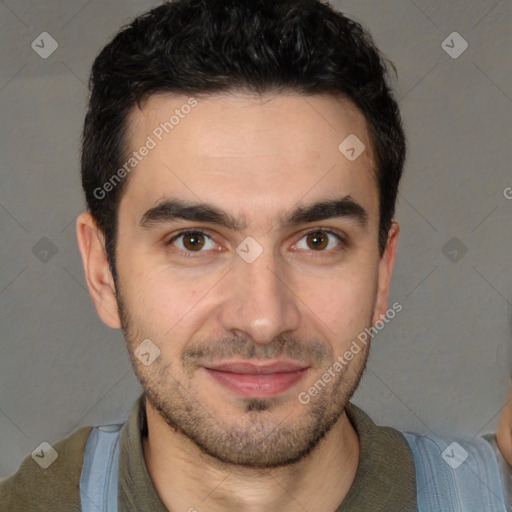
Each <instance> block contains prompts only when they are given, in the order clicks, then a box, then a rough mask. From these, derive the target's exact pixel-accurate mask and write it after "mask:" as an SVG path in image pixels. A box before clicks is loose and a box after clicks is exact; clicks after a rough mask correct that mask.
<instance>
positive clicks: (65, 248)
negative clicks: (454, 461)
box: [0, 0, 512, 478]
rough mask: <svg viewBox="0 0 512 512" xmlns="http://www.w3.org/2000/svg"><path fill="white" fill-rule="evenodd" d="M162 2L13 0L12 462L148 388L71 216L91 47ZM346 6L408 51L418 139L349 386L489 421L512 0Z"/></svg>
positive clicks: (119, 408)
mask: <svg viewBox="0 0 512 512" xmlns="http://www.w3.org/2000/svg"><path fill="white" fill-rule="evenodd" d="M159 3H160V2H156V1H154V2H151V1H149V0H147V1H144V0H129V1H127V0H122V1H121V0H116V1H109V2H106V1H105V0H92V1H85V0H67V1H66V2H62V1H57V0H40V1H37V2H36V1H34V0H32V1H30V0H6V1H2V2H0V48H1V50H0V73H1V74H0V111H1V116H2V117H1V119H2V122H1V126H0V155H1V158H0V182H1V187H0V231H1V237H2V243H1V246H0V265H1V271H0V326H1V340H0V477H4V478H5V477H6V476H8V475H9V474H11V473H12V472H14V471H15V470H16V468H17V467H18V465H19V463H20V462H21V460H22V459H23V458H24V457H25V456H27V455H29V454H30V452H31V451H32V450H34V449H35V448H36V447H37V446H38V445H39V444H40V443H41V442H42V441H47V442H49V443H50V444H51V443H54V442H56V441H57V440H59V439H62V438H63V437H64V436H66V435H68V434H69V433H71V432H72V431H73V430H75V429H77V428H78V427H81V426H84V425H92V424H101V423H115V422H122V421H124V420H125V418H126V415H127V414H128V412H129V410H130V409H131V407H132V404H133V401H134V400H135V398H136V397H137V396H138V394H139V393H140V391H141V389H140V387H139V384H138V382H137V381H136V378H135V376H134V375H133V373H132V369H131V366H130V363H129V359H128V356H127V353H126V350H125V347H124V340H123V337H122V335H121V333H120V332H119V331H114V330H111V329H109V328H107V327H106V326H104V325H103V324H102V323H101V321H100V320H99V318H98V317H97V316H96V312H95V310H94V307H93V305H92V302H91V300H90V298H89V295H88V292H87V290H86V287H85V280H84V277H83V270H82V264H81V260H80V255H79V252H78V248H77V244H76V238H75V228H74V226H75V225H74V221H75V218H76V216H77V215H78V213H79V212H80V211H81V210H82V209H83V206H84V200H83V198H82V193H81V188H80V181H79V166H78V162H79V137H80V130H81V126H82V122H83V117H84V109H85V105H86V99H87V89H86V85H85V84H86V83H87V79H88V74H89V70H90V67H91V65H92V62H93V59H94V57H95V56H96V54H97V53H98V52H99V50H100V49H101V48H102V47H103V45H104V44H106V43H107V41H108V40H109V39H110V38H111V37H112V36H113V35H114V34H115V32H116V31H117V30H118V28H119V27H120V26H121V25H122V24H124V23H127V22H128V21H130V19H131V18H132V17H134V16H136V15H138V14H140V13H142V12H144V11H146V10H148V9H149V8H151V7H153V6H156V5H158V4H159ZM335 5H336V6H337V7H339V8H341V9H342V10H343V11H344V12H346V13H347V14H348V15H349V16H351V17H353V18H355V19H357V20H358V21H360V22H362V23H363V24H364V25H365V26H366V27H367V28H369V29H370V31H371V32H372V34H373V36H374V38H375V40H376V42H377V44H378V46H379V47H380V48H381V49H382V50H383V52H384V53H385V54H386V55H387V56H388V57H389V58H390V59H391V60H393V62H394V63H395V65H396V66H397V68H398V72H399V80H398V83H396V84H395V85H396V87H397V93H398V96H399V98H400V104H401V109H402V114H403V118H404V121H405V125H406V129H407V133H408V137H409V150H410V151H409V156H408V162H407V166H406V174H405V176H404V181H403V183H402V188H401V193H400V196H399V201H398V212H397V216H398V220H399V222H400V223H401V227H402V233H401V237H400V241H399V252H398V259H397V263H396V267H395V271H394V275H393V284H392V289H391V297H390V304H392V303H393V302H394V301H399V302H401V303H402V304H403V305H404V308H403V310H402V312H400V313H399V314H398V315H397V317H396V318H395V319H394V320H393V321H392V322H391V323H390V324H388V325H387V326H386V327H385V329H384V330H383V331H382V332H381V333H380V334H379V335H378V336H377V337H376V338H375V339H374V342H373V351H372V354H371V356H370V361H369V365H368V369H367V372H366V374H365V377H364V378H363V381H362V383H361V386H360V389H359V390H358V391H357V393H356V395H355V397H354V401H355V402H356V403H357V404H358V405H360V406H362V407H363V408H364V409H365V410H366V411H367V412H368V413H369V414H370V415H371V416H372V418H373V419H374V421H375V422H376V423H379V424H388V425H392V426H395V427H397V428H399V429H409V430H414V431H417V432H432V431H434V432H438V433H444V434H451V435H454V436H458V437H465V438H471V437H473V436H475V435H478V434H481V433H484V432H489V431H492V430H493V429H494V426H495V423H496V419H497V414H498V413H499V410H500V407H501V405H502V397H503V393H504V390H505V386H506V383H507V374H508V369H509V366H510V364H511V362H510V341H511V339H510V338H511V329H510V319H511V316H512V315H511V305H512V287H511V282H512V272H511V270H510V264H509V262H510V254H511V251H512V236H511V227H512V200H507V199H506V198H505V195H504V191H505V190H506V189H507V187H512V172H511V168H510V161H511V157H512V154H511V150H510V146H511V138H512V137H511V112H512V100H511V98H512V81H511V67H512V66H511V60H510V53H511V52H510V50H511V48H512V44H511V43H512V41H511V39H512V23H511V2H510V1H505V0H502V1H496V0H478V1H461V0H459V1H450V2H445V1H444V0H442V1H441V0H439V1H432V0H414V1H412V0H389V1H348V2H335ZM454 31H456V32H458V33H460V34H461V35H462V37H463V38H464V39H465V40H466V41H467V42H468V44H469V47H468V49H467V50H466V51H465V52H464V53H463V54H462V55H461V56H460V57H459V58H457V59H454V58H452V57H450V56H449V55H448V54H447V53H446V52H445V51H444V50H443V48H442V47H441V43H442V42H443V41H444V40H445V39H446V38H447V36H448V35H449V34H451V33H452V32H454ZM42 32H48V33H49V34H51V36H52V37H53V38H54V39H55V40H56V41H57V42H58V45H59V46H58V48H57V50H56V51H55V52H54V53H53V54H52V55H51V56H50V57H49V58H47V59H42V58H41V57H40V56H39V55H38V54H37V53H36V52H35V51H34V50H33V49H32V48H31V43H32V41H34V40H35V39H36V38H37V37H38V36H39V34H41V33H42ZM450 44H451V45H452V46H453V45H454V44H455V43H453V44H452V43H450ZM511 195H512V194H511ZM43 237H46V238H47V239H49V240H51V244H53V245H49V242H48V240H46V239H43V241H41V239H42V238H43ZM453 237H456V238H457V240H456V241H455V242H454V241H451V242H450V240H451V239H452V238H453ZM447 244H448V245H447ZM454 244H455V245H454ZM461 244H463V245H461ZM34 247H35V248H34ZM52 249H53V252H55V250H56V251H57V252H56V253H55V254H53V252H52ZM466 249H467V252H466V253H465V250H466ZM44 250H46V251H47V252H46V253H45V252H44ZM453 251H456V252H453Z"/></svg>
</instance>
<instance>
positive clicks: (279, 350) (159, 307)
mask: <svg viewBox="0 0 512 512" xmlns="http://www.w3.org/2000/svg"><path fill="white" fill-rule="evenodd" d="M188 99H189V98H188V97H184V96H176V95H158V96H152V97H150V98H149V100H148V101H147V102H146V103H145V104H144V105H143V108H142V111H140V110H134V111H133V113H132V115H131V117H130V126H131V132H130V137H129V141H130V148H131V150H138V149H139V148H140V147H141V146H144V145H146V146H154V147H152V148H151V149H150V150H149V151H148V154H147V155H146V156H145V157H143V158H142V159H141V161H140V162H139V163H138V164H137V166H136V167H135V168H134V169H133V170H132V171H131V174H130V182H129V183H128V186H127V188H126V190H125V194H124V196H123V198H122V200H121V203H120V207H119V217H118V226H119V237H118V245H117V249H116V254H117V260H116V262H117V264H116V268H117V272H118V284H119V289H118V304H119V308H120V316H121V323H122V327H123V330H124V333H125V337H126V339H127V342H128V349H129V353H130V356H131V359H132V362H133V365H134V368H135V371H136V374H137V376H138V378H139V380H140V381H141V383H142V385H143V387H144V389H145V391H146V394H147V397H148V399H149V402H150V404H151V406H152V407H154V408H155V410H157V411H158V412H159V413H160V415H161V417H162V418H163V419H164V420H165V421H166V422H167V423H168V424H169V425H171V426H172V427H174V428H175V429H177V430H178V431H179V432H181V433H183V434H185V435H186V436H187V437H188V438H189V439H191V440H192V441H193V442H195V443H196V445H197V446H199V447H200V448H201V450H202V451H203V452H206V453H208V454H209V455H212V456H213V457H216V458H217V459H220V460H222V461H224V462H230V463H236V464H243V465H247V466H253V467H265V466H267V467H271V466H279V465H283V464H287V463H290V462H293V461H296V460H299V459H300V458H301V457H303V456H304V455H305V454H306V453H308V452H309V451H310V450H311V449H312V448H313V447H314V446H315V445H316V444H317V443H318V441H319V440H320V439H321V438H322V437H323V436H324V435H325V434H326V432H328V430H329V429H330V428H331V427H332V426H333V424H334V423H335V422H336V420H337V419H338V418H339V417H340V416H341V415H342V414H343V412H344V407H345V405H346V403H347V401H348V400H349V398H350V396H351V395H352V393H353V391H354V390H355V388H356V386H357V384H358V381H359V378H360V376H361V374H362V372H363V369H364V366H365V362H366V358H367V355H368V349H367V347H366V348H365V347H363V350H361V352H359V353H358V354H357V355H356V356H354V358H353V359H352V360H351V361H350V362H349V363H348V364H346V365H345V366H343V368H342V370H340V371H337V372H334V376H333V377H332V379H330V382H329V383H328V384H327V385H326V386H325V387H324V388H323V389H321V390H320V391H319V392H318V393H317V394H316V395H315V396H311V400H310V401H309V402H308V403H301V401H300V400H299V399H298V396H299V393H301V392H304V391H307V390H308V389H309V388H310V387H311V386H313V385H314V383H315V382H316V381H317V380H318V379H320V378H321V377H322V374H324V372H325V371H326V370H327V369H328V368H330V367H331V368H332V366H333V363H334V362H335V361H336V359H337V357H338V356H341V355H343V354H344V353H345V352H346V351H347V350H348V349H349V347H350V345H351V342H352V341H353V340H354V339H355V338H356V337H357V335H358V334H359V333H361V332H362V331H363V330H364V329H365V328H368V327H369V326H371V324H372V323H373V322H374V321H376V320H378V319H379V314H383V313H384V312H385V310H386V308H387V306H386V301H387V288H388V278H389V274H390V269H391V266H392V259H393V252H394V251H393V250H390V249H388V251H387V253H386V254H387V256H386V255H385V257H384V258H382V259H381V258H380V256H379V252H378V244H377V240H378V223H379V207H378V205H379V200H378V189H377V184H376V179H375V174H374V173H375V167H374V163H373V154H372V147H371V142H370V139H369V135H368V130H367V128H366V125H365V121H364V117H363V115H362V114H361V113H360V112H359V111H358V110H357V109H356V108H355V107H354V106H353V105H352V104H351V103H350V102H347V101H340V100H336V99H335V98H333V97H324V96H322V97H321V96H307V97H301V96H299V95H290V96H277V97H267V98H265V100H261V99H255V98H251V97H249V96H245V95H236V96H235V95H217V96H212V97H211V98H209V99H201V100H198V103H197V106H195V107H194V108H191V109H188V108H185V109H183V108H182V107H183V105H186V104H188V103H187V102H188ZM176 109H177V110H178V111H179V112H180V113H181V115H180V116H179V117H180V119H179V123H176V124H175V125H174V128H173V129H172V131H169V133H168V134H167V133H165V131H163V133H160V132H161V131H162V130H161V129H160V130H158V127H159V126H161V123H165V122H166V121H168V120H169V119H170V118H171V116H172V115H173V114H175V110H176ZM189 111H190V112H189ZM184 112H189V113H188V114H186V115H185V114H184ZM175 121H176V118H175V119H174V122H175ZM155 130H156V131H155ZM155 134H158V135H159V136H157V135H155ZM350 134H355V135H356V136H357V138H358V139H360V140H361V141H362V142H363V143H364V144H365V146H366V150H365V151H364V152H363V153H362V154H361V155H360V156H359V157H358V158H357V159H356V160H354V161H350V160H349V159H348V158H347V157H346V156H345V155H344V154H343V153H342V152H341V151H340V150H339V148H338V146H339V145H340V143H341V142H342V141H343V140H344V139H345V138H346V137H347V136H349V135H350ZM148 136H149V137H151V139H152V141H153V142H154V143H155V144H153V143H152V142H149V143H148V141H149V139H148ZM159 138H161V139H162V140H159ZM330 200H335V201H342V202H341V203H340V204H341V208H339V207H338V208H331V209H326V208H324V209H320V210H318V209H317V211H316V214H315V212H312V213H313V217H309V218H308V217H305V218H299V219H297V218H295V221H296V222H294V223H290V222H287V221H289V220H290V216H291V214H292V212H295V211H296V210H297V208H298V207H302V208H303V209H309V207H310V206H311V205H313V204H315V203H319V202H325V201H330ZM166 201H182V202H187V203H194V204H199V205H202V206H203V212H205V211H206V209H205V207H206V206H208V207H214V208H216V209H217V210H222V211H223V212H225V214H226V216H229V218H231V220H234V221H236V222H237V223H238V224H239V226H230V225H224V224H223V223H221V222H220V220H219V218H218V217H217V218H213V217H211V216H210V217H202V218H199V220H197V219H198V217H197V215H196V216H195V217H193V218H194V219H196V220H190V219H188V220H187V219H182V218H179V217H178V218H175V217H172V215H171V213H173V212H175V211H176V210H175V209H172V208H170V207H167V208H165V207H164V208H162V207H161V206H162V205H163V204H164V203H165V202H166ZM338 206H339V205H338ZM194 211H195V214H197V210H194V209H190V210H189V212H191V213H194ZM319 212H320V213H322V215H318V213H319ZM325 212H328V213H325ZM295 217H297V216H295ZM205 219H206V220H205ZM312 219H313V220H312ZM235 227H236V228H237V229H235ZM185 229H186V230H189V233H188V234H186V233H185V234H183V233H182V231H183V230H185ZM338 237H339V238H338ZM389 245H393V244H389ZM260 252H261V254H260ZM388 253H389V254H388ZM145 339H149V340H151V343H152V344H153V345H154V346H156V347H158V349H159V350H160V355H159V356H158V357H157V358H156V359H155V360H154V361H153V362H152V363H151V364H149V365H145V364H143V363H142V362H141V361H140V360H139V359H138V357H137V356H136V354H135V350H136V349H137V347H138V346H139V345H140V343H141V342H142V341H143V340H145ZM146 343H147V342H146ZM149 346H152V345H149ZM145 357H146V359H148V356H147V355H146V356H145ZM239 363H251V364H252V366H251V365H249V366H247V365H243V364H242V365H240V364H239ZM274 363H276V364H274ZM279 363H282V365H281V366H279ZM276 365H277V366H276ZM262 373H263V374H262Z"/></svg>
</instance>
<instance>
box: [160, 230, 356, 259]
mask: <svg viewBox="0 0 512 512" xmlns="http://www.w3.org/2000/svg"><path fill="white" fill-rule="evenodd" d="M318 232H320V233H326V234H328V235H333V236H334V237H336V238H337V239H338V241H339V242H340V244H339V245H338V246H337V247H335V248H334V249H329V250H328V251H325V250H323V251H308V252H311V256H310V257H312V258H318V257H325V256H324V255H325V254H326V253H327V254H328V255H329V254H330V255H332V254H337V253H338V252H340V251H343V250H345V249H346V245H347V243H346V241H345V239H344V238H343V237H342V236H341V235H340V234H338V233H336V232H335V231H331V230H330V229H323V228H314V229H311V230H309V231H306V232H305V233H304V234H303V235H302V236H301V238H300V239H299V241H300V240H302V239H303V238H304V237H306V236H308V235H309V234H311V233H318ZM190 233H194V234H198V235H203V236H205V237H206V238H209V239H210V240H212V241H213V239H212V237H211V236H209V235H208V234H207V233H206V232H205V231H202V230H201V229H195V228H190V229H184V230H182V231H180V232H179V233H177V234H176V235H174V236H173V237H172V238H170V239H169V240H167V241H166V242H165V244H164V245H165V246H166V247H168V246H169V247H170V246H172V244H173V242H175V241H176V240H177V239H178V238H180V237H183V236H185V235H187V234H190ZM175 250H176V251H178V252H179V253H181V255H182V256H184V257H185V258H198V257H201V256H200V254H201V253H203V252H207V251H184V250H182V249H175ZM315 253H316V254H315ZM196 254H197V255H196Z"/></svg>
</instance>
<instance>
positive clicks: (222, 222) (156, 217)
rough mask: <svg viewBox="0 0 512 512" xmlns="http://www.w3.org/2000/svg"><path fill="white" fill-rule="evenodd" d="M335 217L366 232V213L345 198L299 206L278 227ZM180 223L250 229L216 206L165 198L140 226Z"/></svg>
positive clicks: (356, 204)
mask: <svg viewBox="0 0 512 512" xmlns="http://www.w3.org/2000/svg"><path fill="white" fill-rule="evenodd" d="M336 218H346V219H348V220H351V221H353V222H356V223H357V224H359V226H360V227H361V228H363V229H366V227H367V225H368V213H367V211H366V210H365V209H364V208H363V207H362V206H361V205H360V204H359V203H357V202H356V201H354V199H352V198H351V197H350V196H345V197H343V198H340V199H326V200H322V201H319V202H315V203H313V204H309V205H301V206H298V207H296V208H295V209H294V210H292V211H291V212H290V213H288V214H287V215H285V216H281V217H280V218H279V220H278V226H279V227H280V228H281V229H283V228H289V227H296V226H298V225H300V224H306V223H310V222H318V221H321V220H326V219H336ZM177 220H189V221H197V222H208V223H210V224H217V225H219V226H223V227H225V228H227V229H229V230H231V231H242V230H244V229H246V228H247V222H246V221H245V220H244V219H237V218H236V217H234V216H233V215H231V214H230V213H228V212H226V211H224V210H222V209H221V208H219V207H217V206H215V205H212V204H207V203H200V202H199V203H197V202H191V201H184V200H181V199H166V200H164V201H162V202H161V203H160V204H158V205H156V206H155V207H153V208H151V209H149V210H148V211H146V212H145V213H144V215H143V216H142V218H141V220H140V223H139V226H140V227H141V228H143V229H151V228H154V227H156V226H159V225H161V224H165V223H168V222H175V221H177Z"/></svg>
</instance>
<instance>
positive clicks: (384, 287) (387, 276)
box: [373, 219, 400, 324]
mask: <svg viewBox="0 0 512 512" xmlns="http://www.w3.org/2000/svg"><path fill="white" fill-rule="evenodd" d="M399 232H400V226H399V225H398V222H396V221H395V220H394V219H393V221H392V222H391V227H390V228H389V231H388V239H387V241H386V248H385V250H384V253H383V255H382V257H381V259H380V263H379V278H378V279H379V282H378V288H377V300H376V303H375V311H374V313H373V324H375V322H377V321H378V320H381V318H382V317H384V316H385V314H386V311H387V310H388V296H389V283H390V281H391V273H392V272H393V265H394V264H395V253H396V244H397V241H398V234H399Z"/></svg>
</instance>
